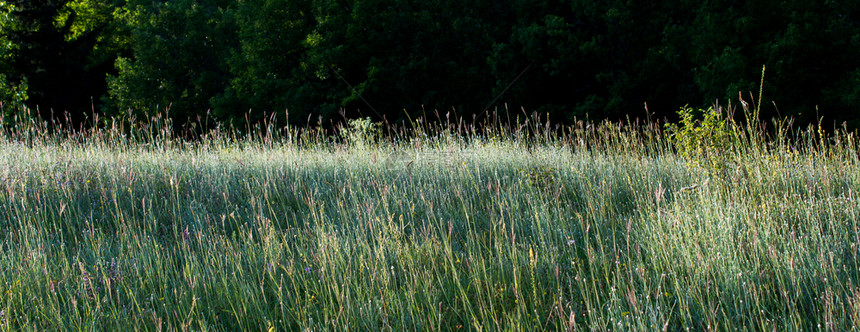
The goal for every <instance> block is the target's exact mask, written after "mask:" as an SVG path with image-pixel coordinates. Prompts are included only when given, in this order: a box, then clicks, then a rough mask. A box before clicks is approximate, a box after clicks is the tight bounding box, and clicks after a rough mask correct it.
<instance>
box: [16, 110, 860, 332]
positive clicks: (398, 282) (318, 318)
mask: <svg viewBox="0 0 860 332" xmlns="http://www.w3.org/2000/svg"><path fill="white" fill-rule="evenodd" d="M536 120H537V117H530V118H526V120H524V121H526V122H524V123H513V124H511V125H509V126H508V127H503V126H496V127H493V125H492V124H486V125H484V126H474V125H472V126H466V125H463V124H462V123H460V124H456V123H455V124H451V123H447V124H446V123H439V124H432V125H431V124H429V123H425V122H418V121H416V123H415V124H413V125H412V126H410V127H408V128H391V127H389V128H386V130H385V131H386V132H389V133H392V134H390V135H389V136H387V137H380V136H376V135H374V136H373V139H372V140H369V139H368V140H359V137H364V136H361V135H358V134H355V135H345V136H344V135H341V136H340V137H341V138H344V137H345V138H348V140H347V141H345V142H342V141H341V140H339V139H338V137H339V136H338V135H336V134H334V133H326V132H325V131H323V130H321V129H311V128H308V129H303V130H298V129H295V128H289V127H286V128H275V127H274V125H271V124H269V125H264V126H260V127H257V128H256V129H251V131H249V132H246V134H240V133H238V132H235V131H230V130H228V129H225V128H215V129H212V130H210V131H207V132H206V133H205V134H203V135H198V136H197V138H198V139H197V140H196V141H187V140H183V139H178V138H176V137H175V136H174V135H173V134H172V132H173V129H172V128H171V127H170V124H169V122H165V121H163V120H160V119H158V118H156V119H152V120H148V121H147V122H146V123H144V124H140V123H131V124H123V123H120V122H113V123H112V124H111V125H109V126H106V127H103V129H90V130H83V131H81V130H78V131H74V130H61V131H50V130H48V129H47V128H48V126H47V125H45V124H44V123H42V124H40V123H39V122H27V123H24V124H20V125H17V127H14V126H13V127H8V126H6V125H4V126H5V127H3V128H0V131H2V133H3V134H2V135H0V137H2V138H0V179H2V182H0V229H2V230H3V232H2V235H0V247H2V249H3V250H2V251H0V265H2V268H0V328H2V329H5V330H18V329H111V330H113V329H128V328H133V329H194V330H204V329H205V330H210V329H211V330H234V329H242V330H263V329H268V328H270V327H273V328H275V329H276V330H297V329H311V330H321V329H350V330H418V329H422V330H478V329H489V330H496V329H517V330H567V331H569V330H610V329H611V330H680V329H696V330H729V329H735V328H738V329H751V330H759V329H761V330H764V329H767V330H771V329H776V330H809V329H824V330H847V329H850V328H851V327H852V326H855V325H856V324H857V322H858V319H860V302H858V299H860V297H858V294H860V289H858V288H857V285H856V284H855V283H856V280H858V277H860V270H858V266H857V263H856V262H857V254H858V246H860V237H858V234H860V229H858V221H857V217H858V212H860V211H858V210H860V209H858V204H857V201H856V200H857V196H856V195H857V191H858V187H860V168H858V167H860V166H858V164H860V160H858V151H857V142H856V136H855V134H854V133H849V132H847V131H844V130H842V131H836V132H834V133H833V134H831V135H824V134H823V133H822V132H821V131H819V130H818V128H813V127H811V128H807V129H806V130H795V131H791V130H788V129H787V128H788V127H778V130H777V131H776V133H775V134H772V136H771V137H769V138H766V139H765V138H761V137H762V136H764V134H763V133H761V132H751V131H747V129H744V128H745V127H743V126H733V127H731V130H732V131H731V133H732V134H733V135H736V136H735V137H753V135H756V136H755V137H758V138H757V139H755V140H751V139H746V140H743V141H742V140H738V141H742V142H747V143H743V144H735V145H732V146H731V147H730V149H726V150H725V151H724V152H727V153H730V156H728V157H730V158H729V159H726V160H727V161H728V162H725V163H724V164H723V166H724V167H721V168H720V169H719V171H718V172H703V171H702V169H701V167H700V166H699V165H697V164H696V163H694V162H691V160H690V159H689V158H691V155H684V154H683V153H682V152H679V151H683V150H681V149H680V148H679V146H678V145H677V144H676V143H675V142H676V141H674V140H672V139H670V138H668V137H667V135H666V133H665V132H664V131H663V130H662V128H661V126H658V125H655V124H644V125H638V124H637V123H635V122H634V123H626V124H619V123H586V122H577V123H575V124H574V125H572V126H568V127H553V126H550V125H548V124H545V123H537V121H536ZM273 123H274V122H273ZM494 123H495V122H494ZM691 123H693V122H691ZM356 126H357V125H356ZM356 126H353V127H349V128H351V130H353V129H354V130H358V129H359V128H358V127H356ZM478 128H485V129H478ZM374 130H375V129H374ZM374 132H377V131H374ZM744 135H745V136H744ZM759 138H761V140H759ZM359 142H364V143H363V144H359ZM371 143H372V144H371ZM359 145H361V146H359ZM718 152H719V151H708V156H710V155H712V154H713V153H718Z"/></svg>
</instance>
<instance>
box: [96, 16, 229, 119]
mask: <svg viewBox="0 0 860 332" xmlns="http://www.w3.org/2000/svg"><path fill="white" fill-rule="evenodd" d="M232 3H233V1H227V0H215V1H195V0H171V1H149V0H132V1H129V2H128V4H127V5H126V6H125V7H124V8H122V9H121V10H119V11H117V12H115V18H116V19H117V20H118V21H119V22H122V25H123V28H124V29H125V31H126V33H128V35H129V38H130V43H129V44H130V45H129V47H130V49H131V55H130V56H122V57H120V58H119V59H118V60H117V62H116V69H117V71H118V72H117V74H116V75H113V76H110V77H109V78H108V80H107V81H108V87H109V88H108V90H109V93H110V97H109V98H106V101H107V102H108V107H107V108H106V111H107V112H108V114H110V115H113V116H124V117H130V116H140V115H151V114H153V113H158V112H165V111H166V112H168V115H169V116H170V117H171V118H173V119H174V120H176V124H177V125H179V126H181V125H182V124H184V123H185V122H187V121H189V120H192V119H195V118H196V117H197V116H202V115H205V114H206V113H207V112H208V111H209V110H210V109H211V99H212V98H213V97H214V96H216V95H218V94H221V93H223V92H224V90H225V89H226V87H227V86H228V85H229V80H230V78H231V75H230V72H229V68H228V60H229V59H230V58H231V55H232V53H233V52H234V50H235V49H236V45H237V39H236V33H235V31H236V25H235V24H234V21H233V15H232V7H231V4H232ZM232 111H233V112H235V113H241V112H244V111H245V110H232Z"/></svg>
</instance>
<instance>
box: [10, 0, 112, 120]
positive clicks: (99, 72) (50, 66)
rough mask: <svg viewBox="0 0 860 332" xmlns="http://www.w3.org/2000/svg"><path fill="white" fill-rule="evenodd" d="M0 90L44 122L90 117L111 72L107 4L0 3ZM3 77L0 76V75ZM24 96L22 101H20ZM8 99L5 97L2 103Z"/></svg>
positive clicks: (96, 0)
mask: <svg viewBox="0 0 860 332" xmlns="http://www.w3.org/2000/svg"><path fill="white" fill-rule="evenodd" d="M0 4H2V7H3V9H4V10H3V12H5V14H3V15H4V16H3V18H2V20H0V24H2V27H3V29H2V30H0V41H3V42H5V43H4V44H5V45H4V46H0V54H3V56H2V57H3V58H2V59H0V66H5V67H3V68H0V69H2V73H3V74H0V76H4V77H0V90H5V91H7V92H6V94H7V95H8V94H9V93H10V92H8V91H12V92H11V93H12V95H13V97H12V99H13V100H14V101H18V102H24V101H25V102H26V103H27V105H28V106H29V107H31V108H38V109H39V110H40V112H39V113H40V114H41V115H42V117H44V118H48V117H51V116H58V117H59V116H62V114H63V113H66V112H67V113H68V115H69V116H71V117H72V118H73V119H74V120H80V119H82V118H84V117H85V116H86V114H90V113H91V112H92V111H93V109H94V107H96V106H97V105H96V103H97V102H98V98H99V97H100V96H101V95H102V94H103V93H104V91H105V84H104V76H105V74H106V73H108V72H110V71H111V69H112V67H113V59H114V57H115V55H116V51H117V44H116V43H115V42H116V40H115V39H114V38H113V35H112V33H113V30H112V20H111V12H112V11H113V9H114V8H115V6H116V5H117V4H116V3H114V2H112V1H109V0H58V1H48V0H42V1H34V0H30V1H24V0H13V1H9V2H5V3H0ZM4 74H5V75H4ZM25 94H26V95H25ZM6 98H10V97H8V96H7V97H6Z"/></svg>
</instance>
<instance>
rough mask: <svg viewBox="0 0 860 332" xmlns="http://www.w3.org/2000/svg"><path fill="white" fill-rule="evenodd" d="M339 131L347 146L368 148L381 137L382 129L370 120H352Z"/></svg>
mask: <svg viewBox="0 0 860 332" xmlns="http://www.w3.org/2000/svg"><path fill="white" fill-rule="evenodd" d="M347 123H348V125H347V126H346V127H344V128H343V129H341V132H340V134H341V137H343V139H344V141H346V143H347V144H349V145H352V146H355V147H369V146H371V145H372V144H374V143H376V141H377V140H378V139H379V137H380V136H382V129H381V128H380V127H379V125H378V124H376V123H373V121H371V120H370V118H363V119H352V120H349V121H348V122H347Z"/></svg>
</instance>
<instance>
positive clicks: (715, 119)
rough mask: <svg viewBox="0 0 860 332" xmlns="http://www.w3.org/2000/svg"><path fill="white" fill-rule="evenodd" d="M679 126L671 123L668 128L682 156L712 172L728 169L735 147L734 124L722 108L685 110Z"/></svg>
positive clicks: (680, 114) (673, 142)
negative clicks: (730, 152) (731, 152)
mask: <svg viewBox="0 0 860 332" xmlns="http://www.w3.org/2000/svg"><path fill="white" fill-rule="evenodd" d="M678 115H679V116H680V120H679V123H677V124H676V123H667V124H666V129H667V131H668V133H669V137H670V139H671V142H672V144H673V145H674V147H675V149H677V151H678V153H679V154H680V155H681V156H682V157H684V158H686V159H687V160H688V161H689V162H690V163H692V164H693V165H694V166H697V167H700V168H703V169H705V170H707V171H710V172H721V171H723V170H724V169H725V168H726V165H727V162H728V160H729V158H730V154H729V153H727V152H729V151H731V150H732V149H734V148H735V146H736V144H735V143H736V142H737V140H736V138H735V137H736V136H735V135H734V133H735V125H734V122H733V121H731V119H729V118H728V117H725V116H724V114H723V112H722V109H721V108H714V107H710V108H708V109H707V110H702V109H699V110H698V111H694V110H693V109H692V108H690V107H687V106H685V107H681V109H680V110H679V111H678Z"/></svg>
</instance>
